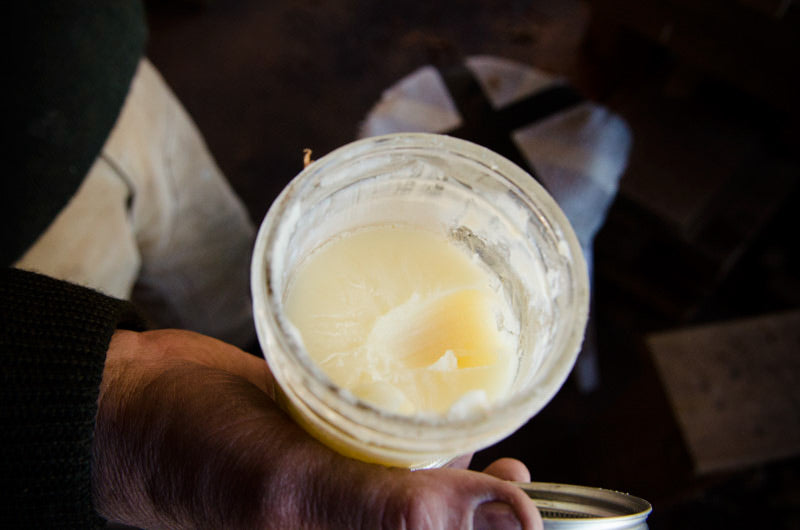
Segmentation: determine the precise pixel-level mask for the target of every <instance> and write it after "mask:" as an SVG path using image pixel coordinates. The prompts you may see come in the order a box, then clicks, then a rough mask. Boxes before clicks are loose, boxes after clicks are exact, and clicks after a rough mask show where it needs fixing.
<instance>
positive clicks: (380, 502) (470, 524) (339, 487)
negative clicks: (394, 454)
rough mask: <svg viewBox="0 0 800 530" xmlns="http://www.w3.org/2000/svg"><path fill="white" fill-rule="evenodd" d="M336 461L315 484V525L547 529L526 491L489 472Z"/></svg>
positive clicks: (440, 529) (434, 529) (435, 529)
mask: <svg viewBox="0 0 800 530" xmlns="http://www.w3.org/2000/svg"><path fill="white" fill-rule="evenodd" d="M336 462H337V463H336V465H334V466H331V467H330V468H327V467H323V468H320V469H319V472H320V474H319V475H318V476H317V478H316V480H315V481H314V482H315V484H316V486H317V488H316V489H315V490H314V495H315V499H316V502H315V503H314V506H315V508H316V509H318V510H320V511H319V512H318V513H316V515H315V516H314V521H310V527H325V528H328V527H329V526H326V525H325V524H324V523H323V521H324V522H326V523H327V524H330V525H332V526H330V527H331V528H336V527H337V524H338V525H341V526H342V527H352V528H415V529H423V530H445V529H448V530H449V529H451V528H463V529H480V528H493V529H499V530H503V529H506V528H508V529H512V528H513V529H526V530H534V529H538V530H541V528H542V521H541V517H540V516H539V513H538V511H537V510H536V507H535V505H534V504H533V502H532V501H531V500H530V499H529V498H528V497H527V495H525V493H524V492H523V491H522V490H521V489H519V488H518V487H516V486H514V485H513V484H510V483H508V482H505V481H502V480H499V479H497V478H495V477H492V476H490V475H486V474H484V473H478V472H475V471H466V470H461V469H452V468H443V469H431V470H419V471H408V470H401V469H388V468H384V467H382V466H376V465H370V464H362V463H359V462H355V461H352V460H348V459H343V458H341V457H337V460H336ZM345 484H346V486H345ZM326 500H328V501H332V502H327V501H326ZM295 527H296V528H299V527H298V526H295Z"/></svg>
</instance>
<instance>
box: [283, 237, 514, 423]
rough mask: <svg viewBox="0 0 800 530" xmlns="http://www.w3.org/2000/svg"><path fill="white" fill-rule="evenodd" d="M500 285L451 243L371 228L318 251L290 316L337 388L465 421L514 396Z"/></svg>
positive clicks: (295, 282) (508, 324)
mask: <svg viewBox="0 0 800 530" xmlns="http://www.w3.org/2000/svg"><path fill="white" fill-rule="evenodd" d="M499 293H500V291H499V288H498V282H497V280H496V279H495V278H494V277H493V276H492V274H491V273H490V272H489V271H488V270H486V269H485V268H484V267H482V266H481V265H479V263H478V262H477V260H474V259H472V256H470V255H469V254H468V253H467V252H465V251H464V250H462V249H461V248H459V247H458V246H456V245H455V244H454V243H452V242H450V241H448V240H447V239H445V238H444V237H442V236H439V235H437V234H434V233H433V232H428V231H425V230H420V229H415V228H409V227H401V226H376V227H369V228H363V229H360V230H357V231H353V232H349V233H345V234H342V235H340V236H338V237H337V238H335V239H333V240H332V241H329V242H328V243H326V244H324V245H322V246H321V247H320V248H319V249H317V250H315V251H314V252H312V253H311V254H310V255H309V256H308V257H307V258H306V259H305V260H303V262H301V264H300V266H299V267H298V268H297V269H296V272H295V274H294V275H293V278H292V280H291V283H290V285H289V289H288V292H287V296H286V314H287V315H288V317H289V319H290V320H291V322H292V324H293V325H294V326H295V327H296V328H297V329H298V331H299V332H300V335H301V337H302V340H303V343H304V344H305V347H306V349H307V350H308V352H309V354H310V355H311V357H312V358H313V359H314V360H315V361H316V362H317V363H318V364H319V366H320V367H321V368H322V369H323V371H324V372H325V373H326V374H327V375H328V376H329V377H330V378H331V380H332V381H333V382H334V383H336V384H338V385H339V386H341V387H344V388H346V389H348V390H349V391H351V392H352V393H353V394H355V395H356V396H358V397H360V398H361V399H363V400H365V401H367V402H369V403H371V404H373V405H375V406H377V407H380V408H383V409H385V410H388V411H391V412H395V413H401V414H416V413H435V414H449V415H459V414H468V413H470V412H471V411H474V410H475V409H480V408H485V407H487V406H488V405H489V404H490V403H492V402H493V401H495V400H497V399H499V398H501V397H503V396H504V395H505V394H506V393H507V392H508V390H509V388H510V385H511V381H512V378H513V376H514V372H515V370H516V355H515V350H516V347H515V346H516V329H517V326H516V323H515V322H514V320H513V317H511V314H512V313H511V312H510V311H509V308H508V305H507V303H506V301H505V299H504V297H503V296H502V295H501V294H499Z"/></svg>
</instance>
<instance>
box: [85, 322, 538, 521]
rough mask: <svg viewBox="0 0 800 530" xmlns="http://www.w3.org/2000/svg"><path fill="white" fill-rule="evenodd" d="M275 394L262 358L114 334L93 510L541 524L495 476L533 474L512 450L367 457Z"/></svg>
mask: <svg viewBox="0 0 800 530" xmlns="http://www.w3.org/2000/svg"><path fill="white" fill-rule="evenodd" d="M274 397H275V382H274V379H273V378H272V375H271V373H270V371H269V369H268V367H267V364H266V363H265V362H264V361H263V360H260V359H258V358H256V357H253V356H251V355H248V354H246V353H244V352H242V351H241V350H239V349H237V348H235V347H233V346H230V345H228V344H225V343H223V342H220V341H217V340H215V339H212V338H210V337H206V336H203V335H199V334H196V333H191V332H186V331H178V330H162V331H152V332H145V333H134V332H130V331H122V330H120V331H117V332H116V333H115V334H114V337H113V339H112V341H111V345H110V347H109V350H108V356H107V359H106V365H105V370H104V373H103V381H102V385H101V388H100V397H99V400H98V405H99V409H98V414H97V424H96V427H95V440H94V446H93V468H92V471H93V493H94V501H95V506H96V508H97V510H98V511H99V512H100V514H102V515H103V516H105V517H106V518H108V519H109V520H112V521H116V522H120V523H124V524H128V525H134V526H139V527H142V528H280V529H285V528H292V529H301V528H370V529H372V528H411V529H417V528H421V529H452V528H467V529H469V528H482V527H486V528H526V529H533V528H538V529H541V528H542V522H541V518H540V516H539V513H538V512H537V510H536V508H535V506H534V505H533V503H532V502H531V501H530V499H528V498H527V496H526V495H525V494H524V493H523V492H522V491H521V490H520V489H519V488H517V487H515V486H513V485H512V484H509V483H507V482H505V480H517V481H528V480H530V477H529V474H528V471H527V469H526V468H525V466H524V465H523V464H522V463H520V462H518V461H516V460H511V459H501V460H499V461H497V462H495V463H494V464H492V465H491V466H489V468H487V469H486V471H485V473H478V472H474V471H467V470H464V469H453V468H446V469H434V470H422V471H413V472H412V471H408V470H403V469H396V468H386V467H383V466H378V465H374V464H365V463H363V462H359V461H356V460H352V459H348V458H345V457H343V456H340V455H339V454H337V453H335V452H333V451H331V450H330V449H328V448H327V447H325V446H324V445H322V444H321V443H319V442H317V441H316V440H314V439H313V438H312V437H310V436H309V435H307V434H306V433H305V431H303V430H302V429H301V428H299V427H298V426H297V425H296V424H295V423H294V422H292V420H291V419H290V418H289V417H288V416H287V415H285V414H284V413H283V412H282V411H281V410H280V409H279V408H278V406H277V405H276V403H275V401H274ZM501 479H502V480H501ZM473 523H474V524H473ZM503 525H507V526H503Z"/></svg>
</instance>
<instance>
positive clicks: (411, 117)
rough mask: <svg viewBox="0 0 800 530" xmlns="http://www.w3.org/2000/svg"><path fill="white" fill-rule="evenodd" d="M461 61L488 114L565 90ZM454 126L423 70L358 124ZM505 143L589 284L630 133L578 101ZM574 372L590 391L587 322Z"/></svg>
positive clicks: (451, 111)
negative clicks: (559, 222)
mask: <svg viewBox="0 0 800 530" xmlns="http://www.w3.org/2000/svg"><path fill="white" fill-rule="evenodd" d="M465 63H466V66H467V68H469V70H470V72H471V73H472V75H473V76H474V77H475V78H476V80H477V81H478V83H479V84H480V86H481V89H482V91H483V93H484V94H485V96H486V98H487V99H488V100H489V102H490V103H491V106H492V108H493V109H495V110H501V109H503V108H505V107H507V106H509V105H511V104H513V103H515V102H518V101H520V100H522V99H524V98H526V97H529V96H532V95H535V94H537V93H539V92H542V91H544V90H546V89H548V88H551V87H553V86H555V85H559V84H565V81H564V80H563V79H559V78H557V77H554V76H552V75H550V74H547V73H545V72H542V71H540V70H537V69H535V68H532V67H530V66H528V65H525V64H521V63H518V62H515V61H510V60H508V59H504V58H500V57H493V56H485V55H482V56H473V57H469V58H467V59H466V61H465ZM462 123H463V117H462V116H460V114H459V111H458V108H457V106H456V104H455V103H454V102H453V99H452V98H451V96H450V94H449V93H448V89H447V85H446V83H445V82H444V80H443V79H442V77H441V75H440V73H439V71H438V70H437V69H436V68H434V67H432V66H425V67H422V68H420V69H418V70H416V71H414V72H412V73H411V74H409V75H408V76H406V77H404V78H403V79H401V80H400V81H398V82H397V83H395V84H394V85H393V86H391V87H390V88H389V89H387V90H386V91H385V92H384V93H383V95H382V97H381V100H380V101H379V102H378V103H377V104H376V105H375V106H374V107H373V108H372V109H371V111H370V112H369V114H368V116H367V117H366V119H365V120H364V122H363V123H362V125H361V130H360V133H359V137H362V138H364V137H368V136H377V135H381V134H389V133H395V132H431V133H442V134H446V133H448V132H449V131H453V130H455V129H456V128H458V127H459V126H460V125H461V124H462ZM511 138H512V140H513V141H514V143H515V144H516V146H517V148H518V149H519V150H520V152H521V153H522V155H523V156H524V157H525V160H526V161H527V162H528V164H529V165H530V167H531V168H533V170H534V172H535V173H536V176H537V177H538V178H539V180H540V182H541V184H542V185H544V187H545V188H546V189H547V190H548V191H549V192H550V194H551V195H552V196H553V198H554V199H555V200H556V202H557V203H558V204H559V206H560V207H561V209H562V210H563V211H564V213H565V214H566V216H567V218H568V219H569V221H570V223H571V224H572V227H573V228H574V230H575V233H576V235H577V237H578V240H579V241H580V243H581V247H582V250H583V253H584V256H585V258H586V263H587V267H588V269H589V275H590V278H591V277H592V271H593V254H594V253H593V248H592V247H593V243H594V237H595V235H596V234H597V231H598V230H599V229H600V227H601V226H602V224H603V222H604V221H605V217H606V213H607V211H608V208H609V207H610V206H611V203H612V202H613V200H614V197H615V196H616V194H617V190H618V188H619V181H620V179H621V178H622V174H623V172H624V170H625V167H626V165H627V162H628V155H629V152H630V149H631V144H632V135H631V131H630V128H629V127H628V125H627V124H626V123H625V121H624V120H623V119H622V118H620V117H619V116H617V115H616V114H614V113H612V112H610V111H609V110H608V109H606V108H605V107H603V106H602V105H599V104H597V103H594V102H591V101H584V102H582V103H580V104H578V105H576V106H572V107H569V108H566V109H564V110H563V111H561V112H558V113H556V114H553V115H551V116H548V117H545V118H544V119H541V120H538V121H532V122H530V123H529V124H527V125H524V126H522V127H520V128H518V129H516V130H514V131H511ZM576 373H577V378H578V384H579V386H580V387H581V388H582V389H583V390H586V391H589V390H592V389H594V388H596V386H597V384H598V377H599V375H598V371H597V360H596V352H595V336H594V329H593V326H592V323H591V321H590V325H589V328H588V329H587V336H586V341H585V342H584V349H583V352H582V354H581V356H580V357H579V360H578V364H577V366H576Z"/></svg>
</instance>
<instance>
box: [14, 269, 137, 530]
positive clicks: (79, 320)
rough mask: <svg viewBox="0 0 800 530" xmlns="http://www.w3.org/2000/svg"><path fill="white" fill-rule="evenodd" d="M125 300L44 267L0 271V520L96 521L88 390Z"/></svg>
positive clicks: (126, 309) (124, 316) (129, 316)
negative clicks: (44, 273)
mask: <svg viewBox="0 0 800 530" xmlns="http://www.w3.org/2000/svg"><path fill="white" fill-rule="evenodd" d="M119 327H128V328H129V329H141V328H142V322H141V321H140V320H139V319H138V317H137V316H136V314H135V312H134V310H133V308H132V306H131V305H130V304H128V303H126V302H123V301H121V300H116V299H113V298H109V297H107V296H104V295H102V294H100V293H97V292H95V291H92V290H90V289H85V288H83V287H78V286H76V285H72V284H69V283H66V282H61V281H56V280H53V279H50V278H47V277H45V276H41V275H37V274H32V273H28V272H23V271H19V270H16V269H11V268H4V269H3V271H2V272H1V273H0V367H1V369H0V450H1V451H2V458H0V484H2V490H0V527H2V528H55V527H58V528H91V527H93V526H96V527H102V526H103V521H102V520H101V519H100V518H99V517H98V516H97V515H96V513H95V510H94V509H93V505H92V495H91V493H92V492H91V455H92V453H91V445H92V438H93V436H94V420H95V415H96V412H97V396H98V390H99V386H100V381H101V378H102V374H103V368H104V366H105V364H104V363H105V354H106V350H107V349H108V345H109V342H110V340H111V336H112V334H113V333H114V331H115V330H116V329H117V328H119Z"/></svg>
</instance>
